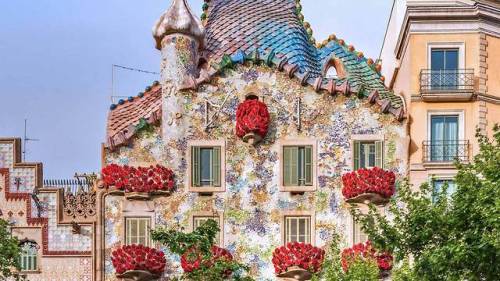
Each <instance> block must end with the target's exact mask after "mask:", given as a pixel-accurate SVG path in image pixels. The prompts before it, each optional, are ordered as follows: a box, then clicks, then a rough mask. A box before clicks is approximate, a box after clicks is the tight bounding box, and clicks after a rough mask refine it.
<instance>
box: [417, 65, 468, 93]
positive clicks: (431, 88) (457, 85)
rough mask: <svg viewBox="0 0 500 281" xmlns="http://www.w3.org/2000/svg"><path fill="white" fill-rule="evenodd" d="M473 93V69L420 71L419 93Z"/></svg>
mask: <svg viewBox="0 0 500 281" xmlns="http://www.w3.org/2000/svg"><path fill="white" fill-rule="evenodd" d="M471 91H474V69H453V70H431V69H423V70H422V71H420V92H424V93H425V92H471Z"/></svg>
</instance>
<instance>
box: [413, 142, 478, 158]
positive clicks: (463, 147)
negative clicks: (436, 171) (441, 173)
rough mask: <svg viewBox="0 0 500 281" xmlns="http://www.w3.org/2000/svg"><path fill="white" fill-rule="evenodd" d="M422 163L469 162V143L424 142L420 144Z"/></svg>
mask: <svg viewBox="0 0 500 281" xmlns="http://www.w3.org/2000/svg"><path fill="white" fill-rule="evenodd" d="M422 149H423V162H424V163H439V162H443V163H444V162H453V161H456V160H458V161H460V162H467V161H468V160H469V141H468V140H452V141H424V142H423V144H422Z"/></svg>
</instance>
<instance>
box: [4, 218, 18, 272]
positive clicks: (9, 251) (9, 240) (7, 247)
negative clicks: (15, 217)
mask: <svg viewBox="0 0 500 281" xmlns="http://www.w3.org/2000/svg"><path fill="white" fill-rule="evenodd" d="M20 255H21V248H20V247H19V241H18V240H17V238H16V237H13V236H12V235H11V234H10V231H9V223H8V222H7V221H5V220H3V219H0V280H5V279H7V278H8V277H14V278H15V279H20V277H19V275H18V274H17V271H18V270H19V268H20V264H19V257H20Z"/></svg>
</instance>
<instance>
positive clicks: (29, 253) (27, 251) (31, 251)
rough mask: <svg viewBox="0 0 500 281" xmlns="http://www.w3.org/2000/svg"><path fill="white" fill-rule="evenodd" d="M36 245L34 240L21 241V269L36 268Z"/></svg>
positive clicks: (30, 269)
mask: <svg viewBox="0 0 500 281" xmlns="http://www.w3.org/2000/svg"><path fill="white" fill-rule="evenodd" d="M38 248H39V247H38V245H37V244H36V243H35V242H30V241H28V242H23V243H22V244H21V251H22V252H21V256H20V258H19V259H20V264H21V271H35V270H38V265H37V258H38Z"/></svg>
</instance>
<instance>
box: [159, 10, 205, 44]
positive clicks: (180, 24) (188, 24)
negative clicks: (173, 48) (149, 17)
mask: <svg viewBox="0 0 500 281" xmlns="http://www.w3.org/2000/svg"><path fill="white" fill-rule="evenodd" d="M174 33H181V34H185V35H189V36H192V37H194V38H195V39H196V40H198V43H199V44H200V46H202V45H203V40H204V36H205V29H204V28H203V25H202V24H201V21H200V20H199V19H198V18H197V17H196V16H194V15H193V12H192V11H191V8H190V7H189V5H188V3H187V0H173V1H172V5H171V6H170V8H169V9H168V10H167V11H166V12H165V13H163V15H162V16H161V17H160V19H158V21H157V22H156V24H155V25H154V26H153V37H154V38H155V40H156V48H157V49H158V50H160V49H161V40H162V39H163V38H164V37H165V36H166V35H169V34H174Z"/></svg>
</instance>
